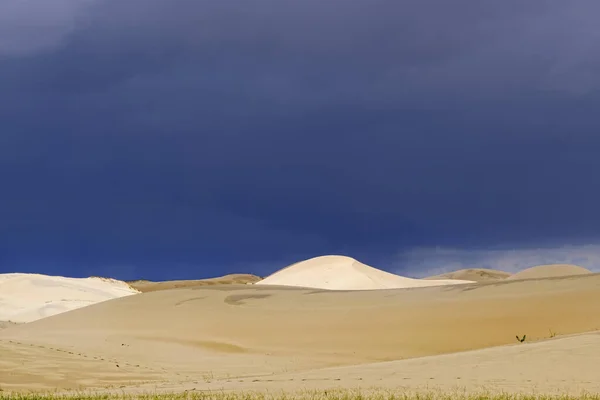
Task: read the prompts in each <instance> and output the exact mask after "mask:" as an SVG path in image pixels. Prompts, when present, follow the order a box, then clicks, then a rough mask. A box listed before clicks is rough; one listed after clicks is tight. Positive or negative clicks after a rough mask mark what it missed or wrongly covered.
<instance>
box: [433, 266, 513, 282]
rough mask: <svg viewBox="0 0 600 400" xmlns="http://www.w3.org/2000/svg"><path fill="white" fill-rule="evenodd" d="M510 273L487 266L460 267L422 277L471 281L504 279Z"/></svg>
mask: <svg viewBox="0 0 600 400" xmlns="http://www.w3.org/2000/svg"><path fill="white" fill-rule="evenodd" d="M510 275H511V274H510V273H509V272H504V271H498V270H495V269H487V268H469V269H460V270H458V271H452V272H446V273H444V274H440V275H434V276H429V277H427V278H423V279H433V280H438V279H460V280H465V281H473V282H490V281H497V280H502V279H506V278H508V277H509V276H510Z"/></svg>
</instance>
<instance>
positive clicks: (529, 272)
mask: <svg viewBox="0 0 600 400" xmlns="http://www.w3.org/2000/svg"><path fill="white" fill-rule="evenodd" d="M591 273H592V271H590V270H589V269H586V268H583V267H580V266H578V265H571V264H549V265H538V266H536V267H531V268H527V269H524V270H522V271H519V272H517V273H516V274H514V275H511V276H510V277H508V278H507V279H539V278H552V277H557V276H574V275H586V274H591Z"/></svg>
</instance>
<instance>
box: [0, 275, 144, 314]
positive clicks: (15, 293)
mask: <svg viewBox="0 0 600 400" xmlns="http://www.w3.org/2000/svg"><path fill="white" fill-rule="evenodd" d="M137 293H138V292H137V291H136V290H134V289H132V288H131V287H129V285H127V284H126V283H125V282H122V281H117V280H113V279H106V278H66V277H61V276H47V275H40V274H18V273H15V274H0V321H11V322H19V323H21V322H31V321H35V320H37V319H40V318H44V317H48V316H51V315H55V314H60V313H64V312H66V311H70V310H73V309H76V308H81V307H85V306H88V305H91V304H95V303H98V302H103V301H106V300H111V299H115V298H119V297H122V296H130V295H133V294H137Z"/></svg>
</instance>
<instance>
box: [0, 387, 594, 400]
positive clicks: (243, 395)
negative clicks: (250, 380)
mask: <svg viewBox="0 0 600 400" xmlns="http://www.w3.org/2000/svg"><path fill="white" fill-rule="evenodd" d="M0 399H11V400H38V399H39V400H41V399H45V400H67V399H69V400H70V399H80V400H133V399H141V400H293V399H299V400H413V399H414V400H484V399H485V400H600V394H589V393H585V394H581V395H579V396H573V395H551V396H550V395H530V394H508V393H500V394H491V393H477V394H468V393H464V392H460V391H457V392H454V393H453V392H441V391H440V392H436V391H430V392H407V391H403V390H367V391H361V390H351V389H335V390H320V391H304V392H297V393H284V392H281V393H279V394H276V393H260V392H224V391H215V392H211V391H206V392H201V391H188V392H182V393H170V394H139V395H126V394H94V393H77V394H67V395H59V394H56V393H49V394H33V393H22V394H0Z"/></svg>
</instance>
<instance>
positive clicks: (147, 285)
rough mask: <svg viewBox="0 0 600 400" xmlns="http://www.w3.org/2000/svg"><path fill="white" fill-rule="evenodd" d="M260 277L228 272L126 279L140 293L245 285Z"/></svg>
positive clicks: (256, 280)
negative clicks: (199, 276)
mask: <svg viewBox="0 0 600 400" xmlns="http://www.w3.org/2000/svg"><path fill="white" fill-rule="evenodd" d="M260 279H261V278H260V277H259V276H256V275H252V274H229V275H224V276H219V277H216V278H207V279H191V280H173V281H160V282H153V281H148V280H135V281H128V282H127V283H128V284H129V285H130V286H131V287H133V288H135V289H136V290H139V291H140V292H142V293H146V292H154V291H157V290H170V289H179V288H186V287H195V286H209V285H245V284H252V283H255V282H258V281H259V280H260Z"/></svg>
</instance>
